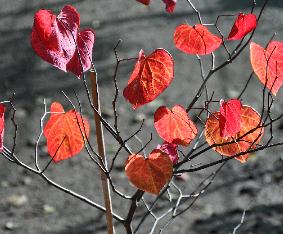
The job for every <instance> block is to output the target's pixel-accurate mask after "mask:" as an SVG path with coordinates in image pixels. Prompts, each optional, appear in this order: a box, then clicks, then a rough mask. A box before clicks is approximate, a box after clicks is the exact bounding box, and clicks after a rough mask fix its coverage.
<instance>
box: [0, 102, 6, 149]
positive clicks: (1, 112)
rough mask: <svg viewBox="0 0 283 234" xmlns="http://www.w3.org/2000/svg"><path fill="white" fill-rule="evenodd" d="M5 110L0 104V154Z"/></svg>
mask: <svg viewBox="0 0 283 234" xmlns="http://www.w3.org/2000/svg"><path fill="white" fill-rule="evenodd" d="M5 109H6V107H5V105H4V104H0V152H2V151H3V141H4V127H5V118H4V112H5Z"/></svg>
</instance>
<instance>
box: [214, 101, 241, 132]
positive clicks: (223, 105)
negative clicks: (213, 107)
mask: <svg viewBox="0 0 283 234" xmlns="http://www.w3.org/2000/svg"><path fill="white" fill-rule="evenodd" d="M241 109H242V104H241V101H240V100H237V99H231V100H229V101H227V102H225V101H224V100H221V101H220V118H219V127H220V135H221V137H229V136H234V135H235V134H236V133H238V132H239V131H240V129H241Z"/></svg>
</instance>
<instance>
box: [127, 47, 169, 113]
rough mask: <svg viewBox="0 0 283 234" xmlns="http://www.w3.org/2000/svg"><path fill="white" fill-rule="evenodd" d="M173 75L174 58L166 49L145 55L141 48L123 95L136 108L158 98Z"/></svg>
mask: <svg viewBox="0 0 283 234" xmlns="http://www.w3.org/2000/svg"><path fill="white" fill-rule="evenodd" d="M173 77H174V62H173V58H172V56H171V55H170V54H169V53H168V52H167V51H166V50H164V49H157V50H155V51H154V52H153V53H151V54H150V55H149V56H145V54H144V52H143V51H142V50H141V51H140V53H139V59H138V61H137V63H136V65H135V67H134V71H133V73H132V75H131V77H130V80H129V81H128V85H127V87H126V88H125V89H124V92H123V95H124V97H125V98H126V99H127V100H128V101H129V102H130V103H131V104H132V108H133V109H136V108H138V107H139V106H142V105H144V104H146V103H149V102H151V101H153V100H154V99H156V98H157V97H158V96H159V95H160V94H161V93H162V92H163V91H164V90H165V89H166V88H167V87H168V86H169V84H170V83H171V82H172V80H173Z"/></svg>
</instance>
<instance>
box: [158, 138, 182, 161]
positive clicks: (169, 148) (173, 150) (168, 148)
mask: <svg viewBox="0 0 283 234" xmlns="http://www.w3.org/2000/svg"><path fill="white" fill-rule="evenodd" d="M177 148H178V145H176V144H171V143H168V142H166V141H165V142H163V144H162V145H157V147H156V149H159V150H161V151H162V152H164V153H166V154H168V156H169V158H170V159H171V161H172V163H173V164H176V163H177V162H178V159H179V155H178V151H177Z"/></svg>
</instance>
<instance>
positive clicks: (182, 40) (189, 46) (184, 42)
mask: <svg viewBox="0 0 283 234" xmlns="http://www.w3.org/2000/svg"><path fill="white" fill-rule="evenodd" d="M174 43H175V46H176V47H177V48H178V49H179V50H181V51H183V52H185V53H187V54H199V55H206V54H210V53H212V52H213V51H215V50H216V49H217V48H218V47H219V46H220V45H221V44H222V39H221V38H220V37H218V36H216V35H215V34H212V33H211V32H209V31H208V29H207V28H206V27H205V26H203V25H201V24H197V25H195V26H190V25H188V24H181V25H179V26H178V27H177V28H176V30H175V33H174Z"/></svg>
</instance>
